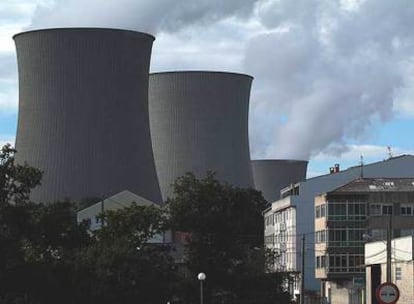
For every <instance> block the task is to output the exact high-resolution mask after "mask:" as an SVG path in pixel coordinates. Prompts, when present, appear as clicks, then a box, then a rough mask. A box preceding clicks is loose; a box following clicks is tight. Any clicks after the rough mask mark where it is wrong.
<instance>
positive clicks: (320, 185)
mask: <svg viewBox="0 0 414 304" xmlns="http://www.w3.org/2000/svg"><path fill="white" fill-rule="evenodd" d="M336 171H337V172H336V173H335V170H333V172H334V173H332V174H327V175H322V176H318V177H314V178H310V179H307V180H306V181H304V182H300V183H297V184H295V185H292V186H290V187H288V188H285V189H283V190H282V193H281V194H282V198H281V199H280V200H278V201H275V202H273V203H272V206H271V208H269V209H268V210H266V212H265V213H264V217H265V221H266V218H267V217H268V218H269V220H268V223H269V227H267V229H266V230H265V238H266V240H267V245H268V246H270V247H272V248H278V246H281V247H283V248H284V247H286V253H285V256H286V257H291V258H292V259H289V258H287V260H286V264H284V265H282V267H284V268H285V269H287V271H296V272H299V271H300V267H301V252H300V249H299V248H301V237H302V235H305V243H308V244H310V245H306V248H307V250H306V251H305V266H306V272H305V289H306V290H309V291H316V292H319V290H320V282H319V281H318V280H317V279H316V278H315V251H314V246H313V243H314V237H315V235H314V234H315V233H314V232H315V218H314V213H315V208H314V199H315V196H317V195H319V194H321V193H325V192H328V191H331V190H333V189H335V188H338V187H340V186H342V185H344V184H346V183H348V182H350V181H352V180H354V179H356V178H358V177H360V176H361V175H363V176H364V177H367V178H374V177H390V178H392V177H395V178H400V177H414V156H412V155H402V156H397V157H392V158H389V159H387V160H384V161H380V162H376V163H372V164H368V165H364V166H355V167H351V168H349V169H347V170H343V171H340V170H339V168H338V170H336ZM286 212H287V213H290V214H291V215H292V216H293V215H294V216H295V219H294V220H293V219H292V223H291V224H290V225H291V228H289V229H290V230H289V233H288V234H289V235H290V236H291V243H287V242H286V241H284V242H282V241H279V240H278V239H277V235H278V232H277V230H275V227H276V226H278V225H280V223H285V226H286V227H289V226H288V224H289V222H288V221H287V220H285V217H284V216H283V215H282V216H279V214H281V213H286ZM279 220H280V221H279ZM282 226H284V225H283V224H282ZM270 240H272V242H270ZM276 241H277V242H276ZM288 248H290V249H288Z"/></svg>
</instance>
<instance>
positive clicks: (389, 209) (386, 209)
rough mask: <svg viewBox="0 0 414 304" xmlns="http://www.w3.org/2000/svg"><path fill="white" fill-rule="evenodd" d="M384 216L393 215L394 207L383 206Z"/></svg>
mask: <svg viewBox="0 0 414 304" xmlns="http://www.w3.org/2000/svg"><path fill="white" fill-rule="evenodd" d="M382 214H383V215H391V214H392V205H385V204H384V205H382Z"/></svg>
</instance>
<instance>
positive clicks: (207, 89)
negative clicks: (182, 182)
mask: <svg viewBox="0 0 414 304" xmlns="http://www.w3.org/2000/svg"><path fill="white" fill-rule="evenodd" d="M252 79H253V78H252V77H251V76H248V75H243V74H235V73H224V72H204V71H183V72H166V73H155V74H152V75H150V81H149V110H150V111H149V113H150V129H151V138H152V146H153V151H154V158H155V165H156V169H157V174H158V180H159V183H160V188H161V194H162V197H163V199H164V200H165V199H166V198H167V197H168V196H169V195H170V194H171V193H172V188H171V184H172V183H173V182H174V181H175V179H176V178H177V177H180V176H182V175H184V174H185V173H186V172H193V173H194V174H195V175H196V176H197V177H203V176H204V175H205V173H206V171H208V170H211V171H215V172H216V174H217V175H216V176H217V178H218V179H219V180H221V181H226V182H229V183H230V184H233V185H235V186H240V187H253V180H252V175H251V167H250V151H249V142H248V109H249V97H250V87H251V82H252Z"/></svg>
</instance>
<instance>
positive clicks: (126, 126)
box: [14, 28, 161, 202]
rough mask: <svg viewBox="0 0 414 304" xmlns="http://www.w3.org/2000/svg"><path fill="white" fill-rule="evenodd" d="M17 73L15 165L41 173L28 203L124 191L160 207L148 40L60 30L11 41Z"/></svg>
mask: <svg viewBox="0 0 414 304" xmlns="http://www.w3.org/2000/svg"><path fill="white" fill-rule="evenodd" d="M14 40H15V42H16V49H17V61H18V70H19V121H18V129H17V138H16V149H17V151H18V153H17V155H16V160H17V161H18V162H24V161H25V162H27V163H28V164H29V165H31V166H34V167H37V168H39V169H41V170H42V171H43V172H44V175H43V179H42V185H41V186H40V187H37V188H36V189H34V191H33V192H32V196H31V198H32V200H34V201H36V202H50V201H55V200H64V199H66V198H68V199H73V200H82V199H85V198H91V197H94V198H96V197H107V196H110V195H113V194H115V193H119V192H121V191H123V190H129V191H131V192H133V193H134V194H137V195H140V196H142V197H144V198H146V199H148V200H151V201H153V202H160V201H161V194H160V191H159V186H158V182H157V176H156V172H155V165H154V158H153V154H152V146H151V137H150V130H149V121H148V71H149V63H150V56H151V48H152V43H153V40H154V37H153V36H151V35H148V34H145V33H139V32H134V31H126V30H116V29H99V28H63V29H46V30H38V31H29V32H24V33H20V34H17V35H15V36H14Z"/></svg>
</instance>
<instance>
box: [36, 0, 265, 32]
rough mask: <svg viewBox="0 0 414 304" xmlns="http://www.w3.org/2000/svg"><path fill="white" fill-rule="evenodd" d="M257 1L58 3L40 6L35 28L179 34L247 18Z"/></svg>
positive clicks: (60, 0)
mask: <svg viewBox="0 0 414 304" xmlns="http://www.w3.org/2000/svg"><path fill="white" fill-rule="evenodd" d="M256 1H257V0H241V1H240V0H227V1H221V0H213V1H211V0H199V1H185V0H158V1H149V0H141V1H137V0H120V1H100V0H91V1H88V2H87V3H85V1H81V0H58V1H55V5H54V6H52V7H41V6H39V7H38V9H37V10H36V13H35V15H34V18H33V20H32V25H31V28H42V27H62V26H102V27H115V28H126V29H133V30H139V31H147V32H150V33H156V32H158V31H161V30H163V31H167V32H168V31H177V30H179V29H180V28H183V27H185V26H187V25H191V24H208V23H211V22H215V21H217V20H220V19H223V18H226V17H229V16H238V17H247V16H248V15H249V14H250V13H251V11H252V8H253V5H254V3H255V2H256Z"/></svg>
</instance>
